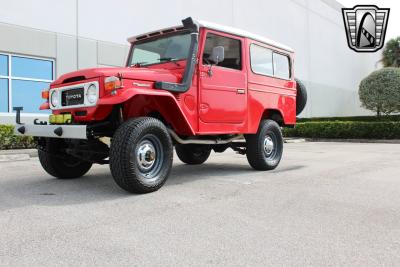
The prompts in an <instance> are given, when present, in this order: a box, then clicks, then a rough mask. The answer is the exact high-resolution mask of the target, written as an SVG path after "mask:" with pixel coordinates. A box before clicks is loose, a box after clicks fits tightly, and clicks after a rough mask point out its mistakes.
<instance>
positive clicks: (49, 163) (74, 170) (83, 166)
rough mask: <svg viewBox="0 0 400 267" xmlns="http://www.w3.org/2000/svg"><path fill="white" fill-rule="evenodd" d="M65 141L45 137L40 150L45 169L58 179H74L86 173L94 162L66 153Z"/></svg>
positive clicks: (39, 155) (39, 153)
mask: <svg viewBox="0 0 400 267" xmlns="http://www.w3.org/2000/svg"><path fill="white" fill-rule="evenodd" d="M65 146H66V144H65V142H64V141H63V140H62V139H51V138H47V139H44V140H43V141H42V142H41V144H40V146H39V151H38V157H39V161H40V164H41V165H42V167H43V169H44V170H45V171H46V172H47V173H48V174H50V175H52V176H54V177H56V178H58V179H74V178H79V177H82V176H83V175H85V174H86V173H87V172H88V171H89V170H90V168H91V167H92V163H90V162H87V161H83V160H80V159H78V158H75V157H73V156H71V155H68V154H65V153H64V152H63V149H65Z"/></svg>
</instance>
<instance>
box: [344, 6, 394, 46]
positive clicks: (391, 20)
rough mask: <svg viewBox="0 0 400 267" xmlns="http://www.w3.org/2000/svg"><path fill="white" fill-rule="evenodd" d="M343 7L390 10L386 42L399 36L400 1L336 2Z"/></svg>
mask: <svg viewBox="0 0 400 267" xmlns="http://www.w3.org/2000/svg"><path fill="white" fill-rule="evenodd" d="M337 1H338V2H339V3H341V4H342V5H343V6H345V7H349V8H350V7H353V6H355V5H371V4H372V5H376V6H378V7H380V8H390V13H389V22H388V28H387V31H386V40H385V41H386V42H387V41H388V40H389V39H391V38H395V37H398V36H400V1H399V0H379V1H377V0H375V1H371V0H337Z"/></svg>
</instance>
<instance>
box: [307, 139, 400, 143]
mask: <svg viewBox="0 0 400 267" xmlns="http://www.w3.org/2000/svg"><path fill="white" fill-rule="evenodd" d="M305 140H306V141H307V142H343V143H376V144H400V140H399V139H393V140H379V139H329V138H306V139H305Z"/></svg>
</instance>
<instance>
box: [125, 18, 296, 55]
mask: <svg viewBox="0 0 400 267" xmlns="http://www.w3.org/2000/svg"><path fill="white" fill-rule="evenodd" d="M195 22H197V23H198V24H199V26H200V27H203V28H208V29H213V30H217V31H221V32H226V33H230V34H233V35H238V36H242V37H246V38H250V39H253V40H256V41H259V42H262V43H265V44H268V45H271V46H273V47H276V48H279V49H282V50H286V51H288V52H294V50H293V49H292V48H290V47H289V46H286V45H284V44H281V43H278V42H275V41H273V40H270V39H267V38H264V37H262V36H260V35H257V34H254V33H251V32H248V31H245V30H241V29H237V28H234V27H229V26H224V25H220V24H217V23H213V22H208V21H204V20H196V21H195ZM177 30H182V25H180V26H175V27H169V28H165V29H162V30H158V31H152V32H149V33H145V34H140V35H137V36H133V37H131V38H129V39H128V41H129V42H131V43H132V42H135V41H136V40H138V38H139V39H142V38H143V39H145V38H146V37H151V36H153V35H157V33H158V34H163V33H167V32H173V31H177Z"/></svg>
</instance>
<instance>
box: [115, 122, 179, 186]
mask: <svg viewBox="0 0 400 267" xmlns="http://www.w3.org/2000/svg"><path fill="white" fill-rule="evenodd" d="M172 158H173V146H172V141H171V138H170V136H169V133H168V131H167V129H166V127H165V126H164V124H163V123H162V122H161V121H159V120H157V119H155V118H150V117H140V118H136V119H132V120H129V121H126V122H125V123H124V124H122V125H121V126H120V127H119V128H118V129H117V131H116V132H115V134H114V136H113V138H112V141H111V148H110V169H111V174H112V176H113V178H114V180H115V182H116V183H117V184H118V185H119V186H120V187H121V188H123V189H125V190H126V191H128V192H131V193H149V192H153V191H156V190H158V189H159V188H160V187H161V186H163V185H164V183H165V182H166V180H167V178H168V176H169V173H170V171H171V167H172Z"/></svg>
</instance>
